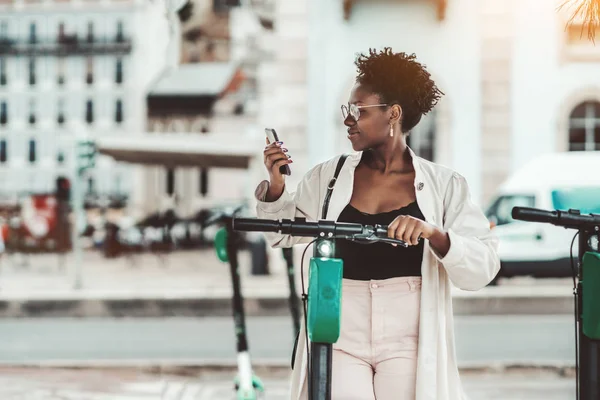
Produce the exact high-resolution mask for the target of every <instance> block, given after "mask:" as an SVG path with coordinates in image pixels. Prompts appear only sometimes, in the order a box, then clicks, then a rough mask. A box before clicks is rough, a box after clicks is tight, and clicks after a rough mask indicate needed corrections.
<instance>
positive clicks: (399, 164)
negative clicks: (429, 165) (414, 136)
mask: <svg viewBox="0 0 600 400" xmlns="http://www.w3.org/2000/svg"><path fill="white" fill-rule="evenodd" d="M365 164H366V166H367V167H369V168H370V169H372V170H376V171H377V172H379V173H380V174H382V175H390V174H404V173H408V172H412V171H413V170H414V168H413V164H412V157H411V155H410V151H409V150H408V146H407V145H406V142H404V141H402V143H400V141H398V142H395V143H394V144H393V145H385V146H380V147H376V148H371V149H367V150H365Z"/></svg>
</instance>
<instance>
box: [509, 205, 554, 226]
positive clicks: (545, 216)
mask: <svg viewBox="0 0 600 400" xmlns="http://www.w3.org/2000/svg"><path fill="white" fill-rule="evenodd" d="M512 217H513V219H516V220H519V221H529V222H546V223H551V224H552V223H554V222H556V221H557V219H558V212H556V211H547V210H540V209H539V208H530V207H513V209H512Z"/></svg>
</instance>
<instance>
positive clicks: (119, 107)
mask: <svg viewBox="0 0 600 400" xmlns="http://www.w3.org/2000/svg"><path fill="white" fill-rule="evenodd" d="M115 122H116V123H118V124H120V123H121V122H123V101H121V100H117V103H116V107H115Z"/></svg>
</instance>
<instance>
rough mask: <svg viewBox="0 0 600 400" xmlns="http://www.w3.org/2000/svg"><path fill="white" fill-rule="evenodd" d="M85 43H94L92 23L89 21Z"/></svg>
mask: <svg viewBox="0 0 600 400" xmlns="http://www.w3.org/2000/svg"><path fill="white" fill-rule="evenodd" d="M87 41H88V43H94V23H93V22H91V21H90V22H88V27H87Z"/></svg>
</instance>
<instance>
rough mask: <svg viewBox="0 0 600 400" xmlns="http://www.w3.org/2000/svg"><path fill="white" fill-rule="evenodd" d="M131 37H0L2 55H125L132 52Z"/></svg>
mask: <svg viewBox="0 0 600 400" xmlns="http://www.w3.org/2000/svg"><path fill="white" fill-rule="evenodd" d="M131 47H132V46H131V39H129V38H125V37H122V36H121V37H113V38H106V37H104V38H99V37H96V38H94V40H88V38H81V39H79V38H77V36H75V35H65V36H62V37H58V38H55V39H51V38H48V39H41V38H40V39H37V38H36V40H35V41H32V40H30V39H11V38H6V37H4V38H0V55H14V56H48V55H53V56H77V55H82V56H85V55H104V54H114V55H125V54H129V53H131Z"/></svg>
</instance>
